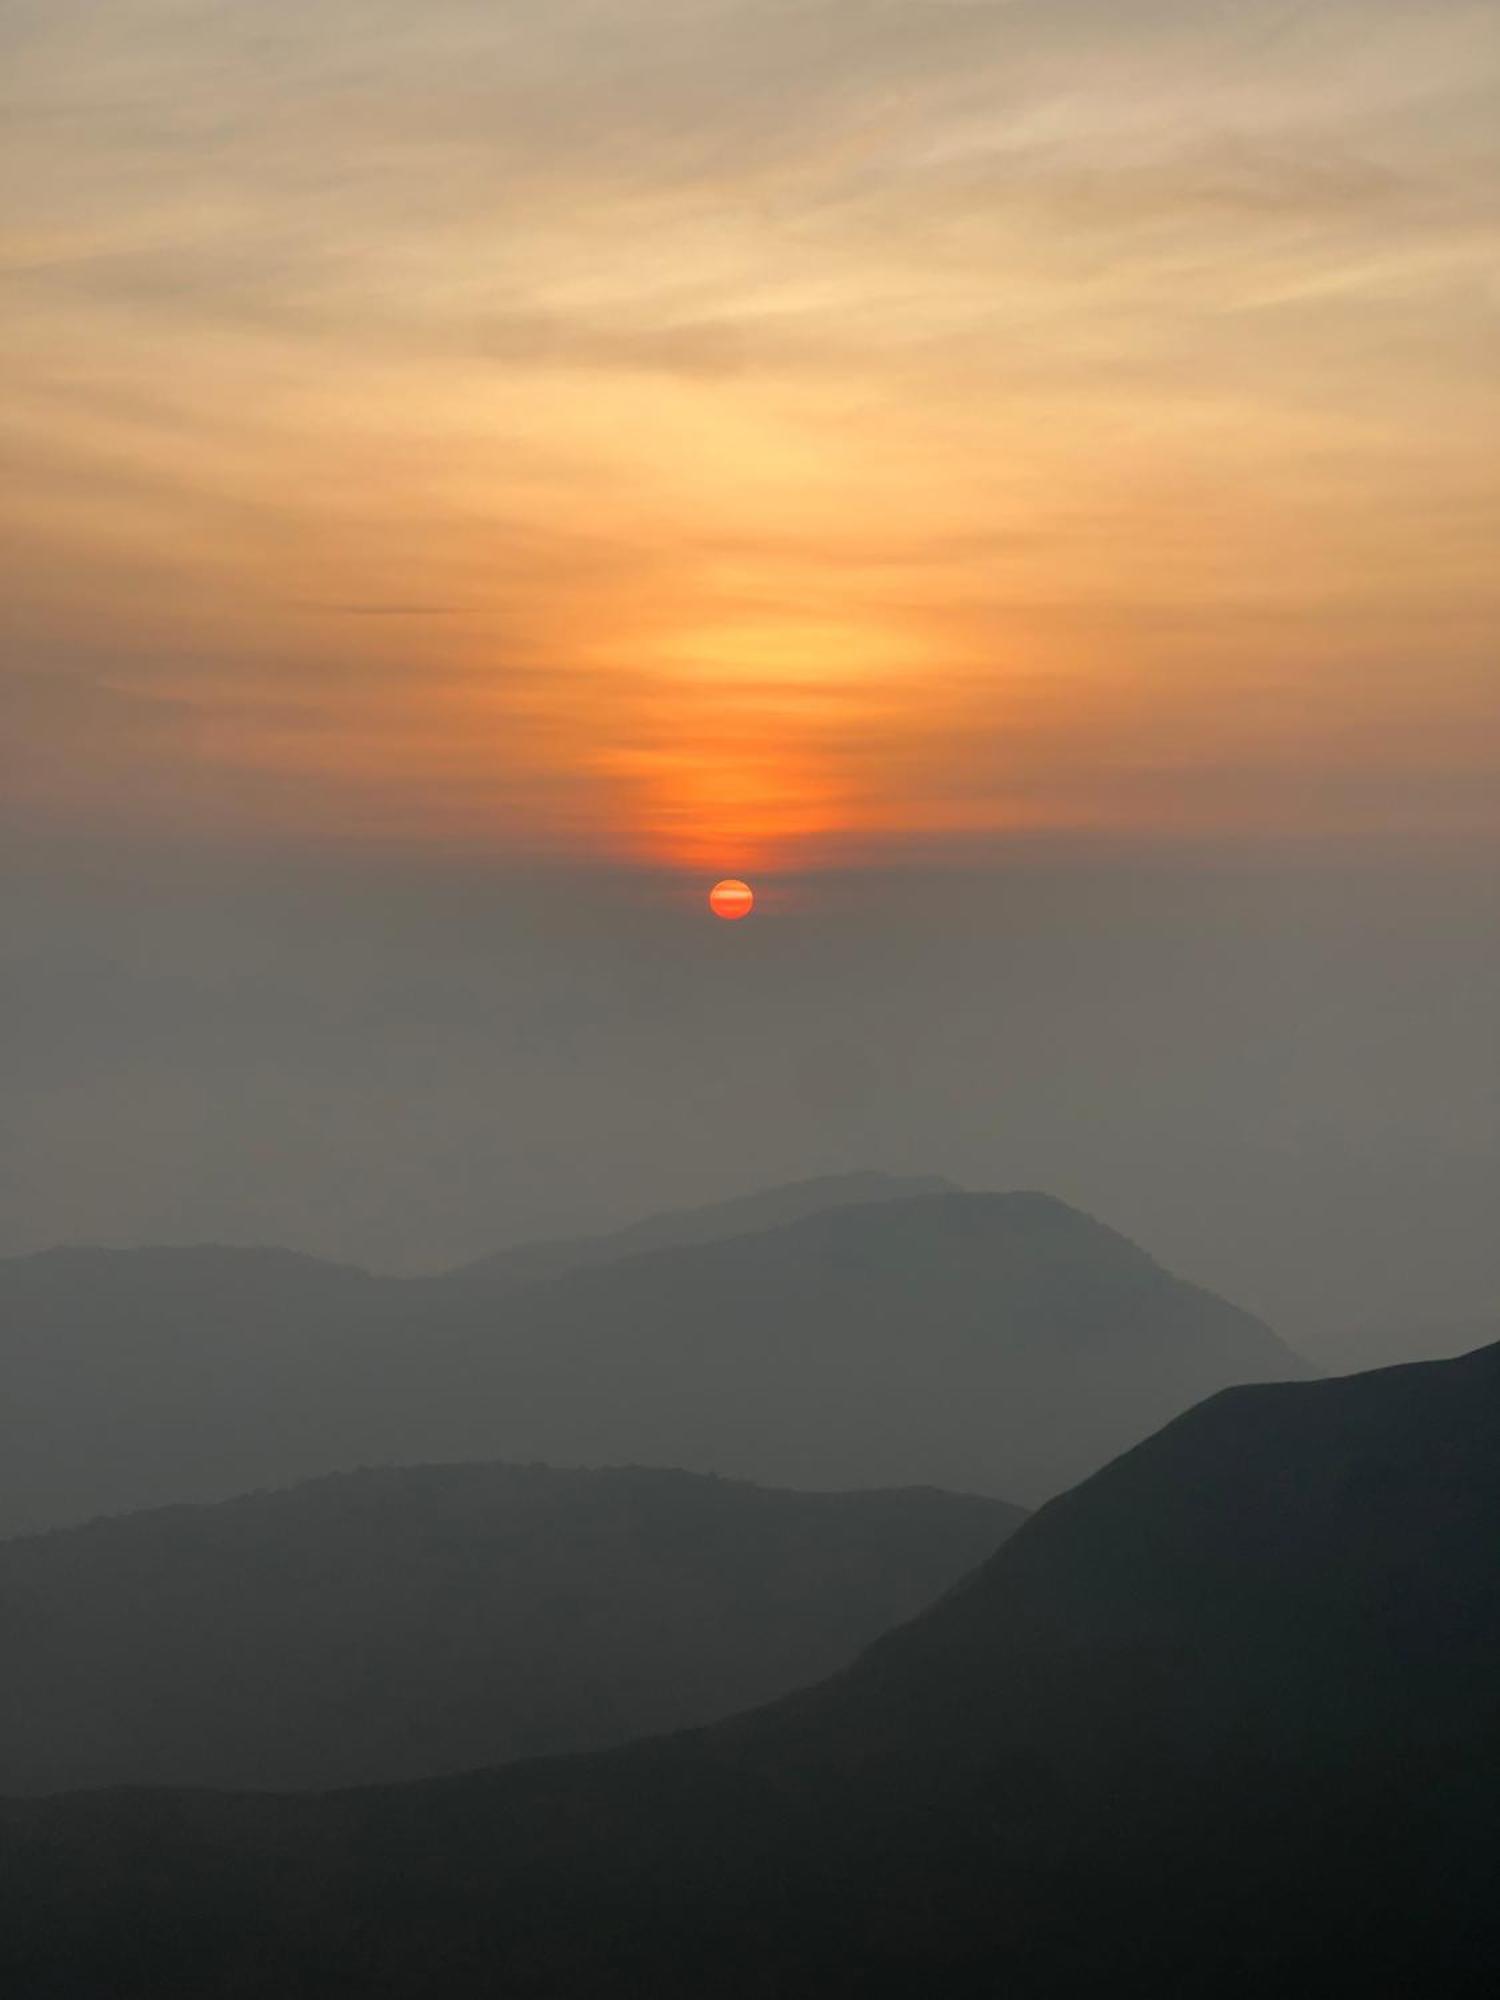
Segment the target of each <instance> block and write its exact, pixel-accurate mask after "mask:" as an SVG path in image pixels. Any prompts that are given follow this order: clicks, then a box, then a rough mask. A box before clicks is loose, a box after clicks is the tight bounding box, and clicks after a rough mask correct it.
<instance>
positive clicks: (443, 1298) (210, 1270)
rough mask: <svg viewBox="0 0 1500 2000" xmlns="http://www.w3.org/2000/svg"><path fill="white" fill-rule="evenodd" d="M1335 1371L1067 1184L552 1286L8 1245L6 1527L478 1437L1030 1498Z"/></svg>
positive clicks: (738, 1244)
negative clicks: (1169, 1433) (1154, 1255)
mask: <svg viewBox="0 0 1500 2000" xmlns="http://www.w3.org/2000/svg"><path fill="white" fill-rule="evenodd" d="M798 1198H799V1199H805V1191H803V1193H802V1194H801V1195H799V1196H798ZM1306 1372H1307V1371H1306V1368H1305V1364H1303V1363H1301V1362H1300V1361H1299V1360H1298V1359H1297V1357H1296V1356H1295V1355H1293V1354H1292V1353H1291V1352H1290V1351H1289V1350H1288V1349H1287V1348H1286V1347H1284V1346H1283V1345H1282V1343H1281V1342H1280V1341H1278V1340H1277V1338H1276V1336H1275V1335H1274V1334H1273V1333H1272V1332H1271V1330H1270V1329H1269V1328H1268V1327H1266V1326H1265V1325H1263V1323H1262V1322H1260V1321H1259V1320H1256V1319H1255V1318H1253V1317H1252V1316H1251V1315H1250V1314H1248V1313H1244V1312H1241V1311H1240V1310H1239V1309H1238V1308H1237V1307H1234V1306H1231V1305H1229V1304H1227V1303H1226V1302H1225V1301H1223V1300H1221V1299H1217V1298H1215V1297H1214V1296H1213V1295H1212V1294H1210V1293H1208V1292H1204V1291H1202V1290H1201V1289H1199V1288H1197V1287H1195V1286H1191V1285H1187V1284H1184V1283H1183V1282H1182V1281H1181V1280H1179V1279H1176V1278H1174V1277H1173V1276H1172V1275H1171V1274H1170V1273H1169V1272H1167V1271H1165V1270H1163V1269H1162V1267H1161V1266H1160V1265H1158V1264H1157V1263H1155V1262H1154V1260H1152V1259H1151V1258H1150V1257H1149V1256H1147V1255H1146V1253H1145V1252H1144V1251H1142V1250H1140V1249H1138V1248H1137V1247H1136V1246H1135V1245H1133V1244H1131V1243H1129V1242H1128V1241H1127V1240H1126V1239H1125V1238H1124V1237H1121V1236H1119V1235H1118V1234H1117V1233H1116V1232H1114V1231H1113V1230H1110V1229H1107V1228H1106V1227H1105V1226H1104V1225H1102V1224H1100V1223H1097V1222H1095V1221H1093V1220H1092V1219H1091V1218H1089V1217H1087V1216H1083V1215H1081V1214H1080V1213H1079V1212H1078V1211H1076V1210H1074V1209H1070V1208H1068V1207H1067V1206H1066V1204H1064V1203H1062V1202H1059V1201H1056V1200H1054V1199H1053V1198H1052V1197H1050V1196H1045V1195H1038V1194H1010V1195H970V1194H941V1193H940V1194H931V1195H919V1196H915V1197H907V1198H904V1199H896V1200H883V1201H879V1202H874V1203H866V1204H861V1205H855V1206H842V1207H838V1206H835V1207H832V1208H829V1209H826V1210H822V1211H816V1212H813V1213H810V1214H803V1215H800V1216H799V1217H798V1218H796V1219H795V1220H792V1221H788V1222H783V1223H781V1224H779V1225H778V1226H776V1227H774V1228H770V1229H765V1230H762V1231H760V1232H759V1233H755V1234H741V1235H728V1236H725V1237H723V1238H721V1239H718V1240H711V1241H702V1242H696V1243H689V1244H682V1245H679V1246H676V1247H666V1248H655V1249H650V1248H640V1247H636V1248H635V1249H634V1250H633V1251H632V1252H631V1253H630V1254H628V1255H626V1256H622V1257H620V1258H618V1259H617V1260H615V1261H613V1262H610V1263H607V1264H596V1265H593V1266H591V1267H584V1268H575V1269H571V1270H568V1271H564V1272H562V1273H560V1274H558V1275H555V1276H553V1277H551V1278H548V1279H545V1280H540V1279H538V1280H535V1281H533V1282H530V1283H527V1284H510V1283H504V1282H503V1283H500V1284H498V1285H491V1284H489V1283H487V1282H484V1281H479V1282H475V1281H474V1280H473V1279H471V1278H469V1277H466V1276H464V1275H463V1274H460V1275H459V1276H458V1277H456V1278H453V1279H447V1278H439V1279H433V1280H428V1281H420V1282H417V1281H403V1280H395V1279H382V1278H377V1277H373V1276H371V1275H370V1274H369V1273H366V1272H361V1271H357V1270H352V1269H349V1268H347V1267H342V1266H333V1265H324V1264H320V1263H318V1262H317V1261H316V1260H311V1259H308V1260H300V1259H295V1258H292V1257H290V1256H288V1255H287V1254H286V1253H280V1252H262V1253H255V1252H243V1251H236V1252H225V1253H219V1252H214V1251H206V1250H205V1251H174V1252H168V1251H150V1252H148V1251H138V1252H102V1251H96V1252H68V1253H55V1254H54V1255H51V1256H45V1257H41V1258H35V1257H34V1258H23V1259H17V1260H12V1261H11V1262H8V1263H0V1401H3V1405H4V1407H5V1408H6V1410H7V1411H8V1413H9V1420H10V1423H11V1425H12V1431H11V1440H10V1448H9V1450H8V1451H7V1452H6V1453H5V1454H4V1455H3V1456H0V1532H5V1531H9V1532H12V1533H14V1532H25V1531H30V1530H34V1529H38V1528H42V1527H46V1526H51V1525H56V1524H59V1523H65V1522H68V1521H78V1520H80V1519H85V1518H87V1517H88V1516H90V1515H92V1514H97V1513H110V1512H119V1511H122V1510H125V1509H133V1508H139V1507H143V1506H150V1505H155V1504H161V1503H163V1502H171V1501H179V1500H199V1499H214V1498H221V1497H227V1496H228V1495H229V1494H231V1493H233V1492H236V1491H245V1490H247V1489H250V1488H253V1487H258V1486H265V1485H283V1484H286V1483H288V1482H289V1481H292V1480H298V1479H305V1478H309V1477H313V1476H316V1475H317V1474H320V1473H323V1472H329V1471H336V1470H339V1469H341V1468H348V1467H351V1466H356V1465H370V1464H412V1463H421V1462H428V1461H431V1462H444V1461H448V1462H451V1461H454V1460H477V1459H510V1460H529V1459H541V1460H545V1461H547V1462H549V1463H552V1464H556V1465H579V1464H583V1465H600V1464H606V1465H607V1464H621V1463H635V1464H647V1465H664V1466H673V1465H677V1466H682V1467H684V1468H685V1469H688V1470H693V1471H701V1472H718V1473H722V1474H725V1475H729V1476H733V1477H737V1478H744V1479H753V1480H759V1481H761V1482H763V1483H766V1484H770V1485H777V1486H790V1487H802V1488H810V1487H822V1488H829V1487H850V1488H856V1487H866V1488H867V1487H888V1486H913V1485H917V1486H938V1487H943V1488H947V1489H949V1490H956V1491H963V1492H978V1493H986V1494H990V1495H993V1496H996V1497H999V1498H1001V1499H1006V1500H1018V1501H1020V1502H1022V1503H1023V1504H1027V1503H1030V1502H1034V1501H1036V1500H1038V1499H1042V1498H1045V1497H1047V1495H1049V1494H1051V1493H1053V1492H1056V1491H1058V1490H1059V1489H1060V1488H1061V1487H1063V1486H1065V1485H1067V1484H1069V1483H1071V1482H1072V1481H1073V1480H1075V1479H1076V1478H1078V1477H1080V1476H1082V1475H1083V1474H1084V1473H1087V1472H1089V1471H1091V1470H1092V1469H1093V1468H1094V1467H1096V1466H1097V1465H1099V1464H1101V1463H1102V1462H1103V1461H1104V1460H1105V1459H1107V1458H1109V1457H1110V1456H1112V1455H1113V1454H1114V1453H1115V1452H1117V1451H1119V1450H1121V1449H1123V1448H1124V1447H1125V1446H1127V1445H1129V1444H1131V1443H1133V1442H1134V1441H1135V1440H1136V1439H1137V1438H1140V1437H1142V1436H1145V1435H1146V1434H1147V1433H1148V1432H1149V1431H1151V1430H1152V1429H1153V1428H1155V1427H1156V1426H1157V1425H1158V1424H1160V1423H1161V1422H1162V1421H1164V1420H1165V1419H1166V1418H1167V1417H1170V1416H1172V1415H1174V1414H1175V1413H1176V1412H1177V1411H1179V1410H1181V1409H1183V1408H1186V1407H1187V1406H1188V1405H1189V1404H1190V1403H1192V1402H1194V1401H1195V1400H1196V1399H1197V1398H1199V1397H1200V1396H1202V1395H1205V1394H1207V1393H1209V1392H1211V1391H1212V1390H1214V1389H1217V1388H1220V1387H1223V1386H1225V1385H1227V1384H1229V1383H1233V1382H1240V1381H1256V1380H1267V1379H1277V1378H1279V1377H1294V1376H1297V1375H1299V1374H1303V1373H1306Z"/></svg>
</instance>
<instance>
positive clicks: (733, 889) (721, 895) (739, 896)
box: [708, 876, 755, 923]
mask: <svg viewBox="0 0 1500 2000" xmlns="http://www.w3.org/2000/svg"><path fill="white" fill-rule="evenodd" d="M708 907H709V908H710V909H711V910H712V911H713V913H714V915H715V916H716V917H723V919H724V920H725V922H726V923H736V922H738V920H739V919H740V918H741V917H748V916H749V914H750V912H751V911H752V910H753V909H754V908H755V891H754V890H753V889H752V888H751V887H750V884H749V883H748V882H741V881H739V880H738V879H737V878H735V877H734V876H731V877H730V878H729V879H728V880H727V881H724V882H716V883H715V884H714V886H713V888H712V889H710V890H709V892H708Z"/></svg>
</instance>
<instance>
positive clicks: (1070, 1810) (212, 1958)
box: [0, 1348, 1500, 2000]
mask: <svg viewBox="0 0 1500 2000" xmlns="http://www.w3.org/2000/svg"><path fill="white" fill-rule="evenodd" d="M1497 1798H1500V1348H1490V1349H1486V1350H1484V1351H1482V1352H1481V1353H1478V1354H1475V1355H1472V1356H1469V1357H1467V1358H1465V1359H1463V1360H1459V1361H1453V1362H1441V1363H1432V1364H1428V1365H1425V1366H1418V1367H1410V1368H1403V1369H1395V1370H1390V1371H1385V1372H1382V1373H1378V1374H1373V1375H1363V1376H1356V1377H1351V1378H1346V1379H1337V1380H1329V1381H1322V1382H1307V1383H1295V1384H1282V1385H1276V1386H1258V1387H1253V1388H1244V1389H1239V1390H1234V1391H1231V1392H1228V1393H1226V1394H1223V1395H1219V1396H1216V1397H1214V1398H1212V1399H1210V1400H1209V1401H1207V1402H1206V1403H1204V1404H1203V1405H1201V1406H1200V1407H1198V1408H1197V1409H1195V1410H1193V1411H1192V1412H1191V1413H1190V1414H1188V1415H1187V1416H1185V1417H1183V1418H1181V1419H1179V1420H1178V1421H1176V1422H1175V1423H1173V1424H1171V1425H1169V1426H1168V1427H1167V1428H1166V1429H1165V1430H1164V1431H1162V1432H1161V1433H1160V1435H1158V1436H1156V1437H1154V1438H1152V1439H1151V1440H1150V1441H1149V1442H1147V1443H1146V1444H1144V1445H1142V1446H1140V1447H1138V1448H1137V1449H1135V1450H1133V1451H1131V1452H1129V1453H1128V1454H1126V1455H1125V1456H1124V1457H1122V1458H1121V1459H1119V1460H1118V1461H1117V1462H1115V1463H1114V1464H1112V1465H1111V1466H1109V1467H1108V1468H1106V1469H1105V1470H1104V1471H1102V1472H1101V1473H1099V1474H1098V1475H1097V1476H1096V1477H1094V1478H1093V1479H1091V1480H1089V1481H1088V1482H1086V1483H1085V1484H1084V1485H1083V1486H1081V1487H1079V1488H1078V1489H1077V1490H1076V1491H1074V1492H1071V1493H1069V1494H1066V1495H1064V1496H1063V1497H1062V1498H1060V1499H1059V1500H1057V1501H1055V1502H1053V1503H1052V1504H1051V1505H1050V1506H1048V1507H1046V1508H1044V1509H1043V1510H1042V1511H1041V1512H1040V1513H1039V1514H1037V1515H1036V1516H1034V1517H1033V1518H1032V1519H1031V1520H1030V1521H1029V1522H1027V1523H1026V1524H1025V1525H1024V1526H1023V1527H1022V1528H1021V1529H1020V1530H1019V1532H1018V1533H1016V1534H1015V1535H1014V1536H1013V1537H1011V1539H1010V1540H1009V1541H1008V1542H1007V1543H1006V1544H1005V1545H1004V1546H1003V1547H1002V1548H1001V1550H1000V1551H999V1553H998V1554H997V1555H996V1556H994V1557H993V1558H991V1559H990V1560H989V1561H988V1562H987V1563H985V1564H984V1565H983V1566H982V1567H981V1568H980V1569H979V1570H977V1571H976V1572H975V1573H974V1574H973V1575H972V1577H971V1578H969V1579H968V1580H967V1581H966V1582H965V1583H963V1584H961V1585H960V1586H959V1587H957V1588H956V1589H955V1590H953V1591H951V1592H949V1593H948V1595H947V1596H946V1597H945V1598H943V1599H942V1600H941V1601H940V1602H939V1603H938V1604H937V1605H936V1606H935V1607H934V1608H933V1609H932V1610H931V1611H929V1612H927V1613H926V1614H925V1615H923V1616H921V1617H919V1618H918V1619H916V1620H915V1621H914V1622H913V1623H911V1624H909V1625H907V1626H905V1627H903V1628H901V1629H900V1630H898V1631H896V1632H894V1633H892V1634H890V1635H889V1636H887V1637H886V1638H885V1639H883V1640H881V1641H879V1642H877V1643H876V1644H875V1645H874V1646H873V1647H871V1648H870V1649H869V1650H868V1651H867V1652H866V1653H865V1654H864V1655H863V1656H862V1657H861V1658H860V1659H859V1661H858V1662H857V1663H856V1664H855V1665H854V1666H853V1667H852V1668H851V1669H849V1670H848V1671H847V1672H845V1673H843V1674H841V1675H838V1676H836V1677H835V1678H834V1679H832V1680H831V1681H829V1682H827V1683H825V1684H823V1685H822V1686H820V1687H817V1688H815V1689H812V1690H810V1691H808V1692H806V1693H803V1694H800V1695H794V1696H791V1697H789V1698H787V1699H786V1700H784V1701H782V1702H779V1703H776V1704H774V1705H773V1706H771V1707H769V1708H766V1709H762V1710H760V1711H758V1712H756V1713H754V1714H751V1715H748V1716H745V1717H741V1718H737V1719H735V1720H732V1721H730V1722H727V1723H723V1724H719V1725H717V1726H715V1727H712V1728H710V1729H707V1730H704V1731H694V1732H688V1733H684V1734H679V1735H676V1736H673V1737H667V1738H657V1739H653V1740H651V1741H649V1742H646V1743H642V1744H638V1745H633V1746H629V1747H627V1748H625V1749H623V1750H618V1751H613V1752H608V1753H604V1754H599V1755H593V1756H588V1757H577V1758H569V1759H551V1760H542V1761H538V1762H534V1763H529V1764H523V1765H520V1766H516V1767H512V1768H511V1769H510V1770H508V1771H502V1772H497V1773H488V1774H480V1775H475V1776H471V1777H468V1778H459V1779H452V1780H444V1781H437V1782H432V1783H428V1784H424V1785H416V1786H397V1787H384V1788H379V1789H375V1790H365V1791H356V1792H344V1793H337V1794H333V1795H330V1796H327V1797H324V1798H321V1799H303V1800H300V1801H292V1800H278V1799H274V1798H264V1797H262V1798H259V1799H256V1798H248V1797H243V1796H240V1797H235V1796H226V1795H208V1794H203V1793H197V1794H194V1793H176V1794H172V1793H160V1792H157V1793H143V1792H136V1793H120V1792H115V1793H105V1794H94V1795H89V1796H82V1797H78V1796H75V1797H69V1798H60V1799H56V1800H50V1801H44V1802H34V1803H32V1804H29V1805H28V1804H12V1805H9V1806H7V1807H5V1808H4V1810H3V1813H0V1826H3V1829H4V1832H3V1853H0V1863H3V1865H0V1973H3V1974H5V1975H6V1976H7V1977H8V1982H9V1983H8V1989H7V1990H9V1991H13V1992H16V1993H17V1994H19V1995H21V1996H22V2000H32V1996H36V2000H41V1996H43V1995H47V1996H56V1995H68V1996H72V1995H78V1996H82V1995H85V1994H88V1995H94V1994H101V1993H106V1992H107V1993H109V1994H110V1995H112V1996H122V1997H123V1996H130V1997H131V2000H133V1996H137V1995H142V1996H143V1995H146V1994H149V1995H151V1996H152V2000H175V1996H184V2000H185V1996H187V1995H189V1994H191V1995H193V1996H194V2000H218V1996H230V1995H234V1996H246V1995H250V1996H256V1997H257V2000H260V1996H264V2000H270V1996H273V1995H274V1996H276V2000H312V1996H320V1997H321V1996H330V1995H339V1996H343V1995H351V1996H352V1995H354V1994H380V1995H383V1996H387V2000H397V1997H398V1996H399V2000H406V1997H407V1996H411V2000H416V1996H423V2000H426V1997H427V1996H432V2000H435V1997H436V1996H438V1995H442V1996H444V2000H467V1996H471V1995H472V1996H479V1995H482V1994H484V1995H487V1994H492V1993H497V1992H504V1993H506V1994H511V1995H522V1996H537V2000H540V1996H543V1995H546V1996H550V2000H585V1997H586V1996H587V2000H625V1996H627V1995H628V1996H632V2000H638V1996H642V1995H647V1994H649V1995H651V1996H652V2000H689V1996H700V1995H702V1994H704V1993H708V1992H712V1993H713V1994H715V1995H716V1996H717V1995H723V1996H728V2000H768V1997H769V1996H771V1995H775V1994H789V1993H795V1994H797V1995H798V1996H799V2000H803V1996H809V1997H810V2000H854V1996H869V1995H879V1996H882V2000H896V1996H898V1995H899V1996H909V1995H911V1994H916V1993H941V1994H943V1995H944V1996H945V2000H947V1996H954V1995H962V1996H966V2000H968V1997H969V1996H972V2000H977V1996H979V1995H981V1994H983V1995H993V1994H995V1993H1006V1994H1022V1995H1025V1996H1037V2000H1040V1996H1043V1995H1047V1996H1062V1995H1074V1994H1093V1993H1104V1992H1109V1993H1119V1992H1123V1993H1127V1994H1131V1995H1141V1996H1145V1995H1147V1994H1152V1995H1159V1994H1161V1993H1166V1992H1170V1993H1181V1994H1195V1995H1196V1994H1209V1993H1212V1994H1215V1995H1224V1994H1232V1995H1235V1996H1243V2000H1249V1996H1252V1995H1256V1996H1259V1995H1264V1994H1266V1993H1270V1992H1289V1993H1312V1992H1321V1991H1324V1990H1326V1989H1327V1988H1329V1987H1330V1986H1332V1985H1333V1984H1335V1983H1337V1984H1339V1985H1340V1986H1344V1985H1349V1984H1352V1985H1353V1987H1354V1990H1358V1991H1364V1992H1369V1993H1381V1994H1391V1995H1396V1994H1400V1995H1407V1994H1418V1993H1422V1994H1426V1993H1433V1994H1443V1995H1449V1994H1467V1993H1469V1992H1475V1993H1477V1992H1480V1991H1483V1990H1485V1984H1484V1982H1485V1981H1486V1979H1487V1978H1488V1977H1489V1976H1490V1975H1491V1974H1492V1972H1493V1963H1494V1957H1495V1953H1496V1951H1497V1949H1500V1902H1497V1899H1496V1898H1495V1895H1494V1879H1495V1870H1496V1866H1497V1864H1500V1815H1497V1811H1496V1804H1497Z"/></svg>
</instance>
